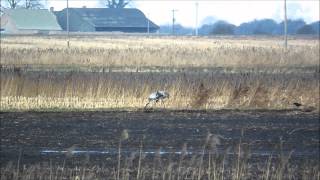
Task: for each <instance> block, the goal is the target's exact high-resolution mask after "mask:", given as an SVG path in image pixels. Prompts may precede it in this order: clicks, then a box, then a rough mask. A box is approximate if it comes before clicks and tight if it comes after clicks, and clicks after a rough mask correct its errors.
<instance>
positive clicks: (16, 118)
mask: <svg viewBox="0 0 320 180" xmlns="http://www.w3.org/2000/svg"><path fill="white" fill-rule="evenodd" d="M0 119H1V161H2V164H3V165H4V164H6V163H7V162H9V161H12V162H16V161H17V160H18V159H20V161H22V162H23V163H24V164H28V163H35V162H42V161H48V160H58V161H59V160H61V159H63V158H64V157H65V156H68V152H72V153H73V154H74V155H75V156H77V158H80V159H81V158H86V157H87V156H88V155H89V156H91V157H92V162H93V163H100V162H99V160H100V161H101V156H108V157H112V156H114V157H115V156H116V154H117V150H118V146H119V138H120V137H121V133H122V132H123V130H127V132H128V135H129V136H128V139H123V140H122V153H123V154H126V153H127V154H128V155H129V154H130V153H131V152H136V151H139V147H140V144H141V141H142V143H143V151H144V152H149V154H151V155H152V153H153V152H156V151H157V150H159V149H160V148H161V149H162V150H161V151H162V152H167V153H168V154H170V153H171V154H178V153H179V152H180V151H181V149H182V147H183V145H184V144H187V150H188V152H190V153H194V154H196V153H198V152H200V151H201V149H202V148H203V145H204V144H206V137H207V136H208V134H209V133H210V134H212V136H215V137H216V139H218V141H217V142H215V145H216V146H217V147H218V152H221V153H225V152H226V151H230V152H234V151H233V150H235V149H236V147H238V144H239V142H240V139H241V143H242V146H243V147H244V149H247V150H250V153H251V154H252V156H253V157H258V158H259V157H264V156H266V157H269V156H270V155H277V154H278V153H280V152H281V153H285V154H286V153H287V154H288V153H291V158H293V159H319V114H318V113H306V112H301V111H299V110H286V111H262V110H261V111H236V110H220V111H166V110H163V111H135V112H130V111H109V112H16V113H12V112H10V113H1V114H0ZM280 142H281V143H280ZM280 144H282V147H280ZM280 148H281V150H280ZM74 152H77V153H74ZM81 152H82V153H81ZM102 152H105V153H102ZM164 154H165V153H164ZM115 159H116V158H115Z"/></svg>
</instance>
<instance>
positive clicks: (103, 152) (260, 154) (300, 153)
mask: <svg viewBox="0 0 320 180" xmlns="http://www.w3.org/2000/svg"><path fill="white" fill-rule="evenodd" d="M134 152H137V153H138V152H139V150H136V149H135V150H129V149H127V150H121V153H122V154H128V155H129V154H131V153H134ZM67 153H70V154H72V155H86V154H89V155H117V154H118V150H117V149H109V150H73V151H66V150H50V149H45V150H42V151H40V154H42V155H63V154H67ZM142 153H144V154H147V155H148V154H149V155H155V154H160V155H172V154H173V155H181V154H183V153H184V154H185V155H201V154H202V153H203V152H202V151H186V152H182V151H169V150H161V151H159V150H152V149H150V150H146V151H143V152H142ZM215 153H218V154H221V155H223V154H226V155H230V156H232V155H236V154H235V153H234V152H227V153H226V152H225V151H224V150H218V151H217V152H215ZM281 153H282V154H283V155H284V156H288V155H291V156H294V157H309V156H312V157H319V152H318V151H311V152H310V151H282V152H281ZM208 154H209V152H205V155H208ZM250 155H251V156H256V157H270V156H278V155H280V152H279V151H271V150H270V151H260V150H256V151H251V152H250Z"/></svg>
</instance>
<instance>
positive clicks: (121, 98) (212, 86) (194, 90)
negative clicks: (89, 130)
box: [1, 69, 319, 111]
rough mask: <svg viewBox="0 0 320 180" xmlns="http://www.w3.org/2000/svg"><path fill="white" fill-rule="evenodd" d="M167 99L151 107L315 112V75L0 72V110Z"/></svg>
mask: <svg viewBox="0 0 320 180" xmlns="http://www.w3.org/2000/svg"><path fill="white" fill-rule="evenodd" d="M156 90H166V91H168V92H169V93H170V98H169V99H167V100H166V101H165V103H164V105H162V104H161V103H158V104H155V105H154V106H153V108H168V109H222V108H232V109H235V108H238V109H292V108H295V107H294V106H293V104H292V103H294V102H299V103H302V104H303V105H305V106H306V107H307V106H308V107H312V108H313V109H319V79H318V73H317V72H314V73H294V72H286V71H284V72H277V73H266V72H265V73H262V72H260V71H256V70H253V71H250V72H237V73H235V72H233V73H231V72H229V73H225V72H213V71H212V72H190V71H187V72H172V73H168V72H163V73H160V72H157V73H153V72H149V73H140V72H76V71H70V72H59V71H53V70H52V71H39V72H35V71H23V70H5V69H2V70H1V110H4V111H6V110H36V109H60V110H61V109H74V110H83V109H112V108H123V109H140V108H143V107H144V105H145V104H146V103H147V98H148V96H149V94H150V93H151V92H153V91H156Z"/></svg>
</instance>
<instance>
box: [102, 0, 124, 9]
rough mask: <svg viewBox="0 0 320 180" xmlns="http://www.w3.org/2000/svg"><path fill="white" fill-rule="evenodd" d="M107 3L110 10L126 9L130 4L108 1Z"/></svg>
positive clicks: (113, 0)
mask: <svg viewBox="0 0 320 180" xmlns="http://www.w3.org/2000/svg"><path fill="white" fill-rule="evenodd" d="M106 3H107V4H106V6H107V7H108V8H124V7H126V6H127V5H128V4H129V3H130V0H106Z"/></svg>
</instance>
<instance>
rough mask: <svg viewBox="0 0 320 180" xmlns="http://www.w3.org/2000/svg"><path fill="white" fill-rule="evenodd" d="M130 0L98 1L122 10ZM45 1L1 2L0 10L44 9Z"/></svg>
mask: <svg viewBox="0 0 320 180" xmlns="http://www.w3.org/2000/svg"><path fill="white" fill-rule="evenodd" d="M130 1H131V0H100V2H101V4H103V5H105V6H106V7H108V8H124V7H126V6H127V5H128V4H129V3H130ZM46 4H47V0H1V10H3V9H16V8H26V9H41V8H45V7H46Z"/></svg>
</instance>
